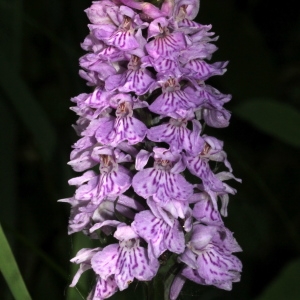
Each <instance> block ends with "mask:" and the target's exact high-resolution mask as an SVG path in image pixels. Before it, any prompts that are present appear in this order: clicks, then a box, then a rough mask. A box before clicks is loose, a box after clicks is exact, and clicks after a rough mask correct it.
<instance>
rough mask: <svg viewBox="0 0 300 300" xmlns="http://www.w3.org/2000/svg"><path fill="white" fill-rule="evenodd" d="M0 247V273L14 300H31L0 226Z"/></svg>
mask: <svg viewBox="0 0 300 300" xmlns="http://www.w3.org/2000/svg"><path fill="white" fill-rule="evenodd" d="M0 245H1V247H0V271H1V272H2V274H3V276H4V278H5V280H6V282H7V284H8V286H9V288H10V291H11V293H12V294H13V296H14V298H15V299H16V300H31V297H30V295H29V293H28V291H27V288H26V285H25V283H24V281H23V278H22V275H21V273H20V271H19V268H18V265H17V263H16V261H15V258H14V255H13V253H12V251H11V249H10V247H9V244H8V242H7V239H6V237H5V234H4V232H3V230H2V227H1V225H0Z"/></svg>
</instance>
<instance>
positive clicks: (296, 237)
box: [0, 0, 300, 300]
mask: <svg viewBox="0 0 300 300" xmlns="http://www.w3.org/2000/svg"><path fill="white" fill-rule="evenodd" d="M297 2H298V1H296V0H286V1H284V2H281V3H280V6H279V5H275V4H274V1H271V0H202V1H201V8H200V13H199V15H198V17H197V21H198V22H200V23H202V24H212V25H213V31H214V32H216V35H218V36H220V38H219V40H218V41H217V42H216V45H217V46H218V47H219V50H218V51H217V52H216V53H215V54H214V56H213V59H212V61H213V62H215V61H220V60H223V61H224V60H229V61H230V63H229V66H228V71H227V73H226V74H225V75H224V76H222V77H218V78H217V77H216V78H212V79H211V80H209V82H210V83H211V84H212V85H214V86H215V87H216V88H218V89H219V90H220V91H221V92H223V93H230V94H232V95H233V100H232V101H231V102H230V103H228V104H227V106H226V108H227V109H229V110H230V111H232V118H231V123H230V126H229V127H228V128H225V129H218V130H211V129H209V130H208V131H207V132H208V133H209V134H212V135H215V136H216V137H218V138H219V139H221V140H223V141H224V142H225V151H226V152H227V153H228V157H229V160H230V162H231V164H232V166H233V169H234V174H235V176H236V177H238V178H242V179H243V183H242V184H238V183H235V182H231V183H230V184H231V185H232V186H234V187H235V188H236V189H237V190H238V193H237V195H235V196H233V197H231V200H230V205H229V216H228V217H227V218H226V219H225V224H226V226H227V227H229V228H230V229H231V230H232V231H234V232H235V237H236V239H237V240H238V242H239V243H240V245H241V247H242V248H243V252H242V253H241V254H238V256H239V258H241V260H242V261H243V264H244V270H243V273H242V280H241V282H240V283H235V284H234V285H233V290H232V291H231V292H225V291H221V290H217V289H216V288H210V287H201V286H198V285H194V284H192V283H188V284H186V285H185V287H184V289H183V291H182V294H181V296H180V299H200V300H209V299H211V300H214V299H234V300H236V299H237V300H240V299H241V300H244V299H245V300H247V299H255V300H268V299H272V300H277V299H278V300H281V299H285V300H286V299H291V300H293V299H300V285H299V284H298V280H299V279H300V277H299V276H300V201H299V194H300V184H299V182H300V172H299V167H300V155H299V147H300V112H299V111H300V101H299V100H300V10H299V9H297V8H296V7H297ZM90 4H91V1H88V0H73V1H66V0H65V1H64V0H27V1H22V0H0V32H1V39H0V124H1V125H0V141H1V146H0V180H1V181H0V182H1V188H0V222H1V224H2V227H3V230H4V232H5V234H6V236H7V238H8V240H9V243H10V245H11V247H12V250H13V253H14V255H15V258H16V260H17V263H18V265H19V268H20V271H21V273H22V275H23V278H24V280H25V283H26V285H27V287H28V289H29V292H30V294H31V295H32V298H33V299H38V300H39V299H43V300H47V299H69V300H73V299H74V300H77V299H84V297H85V296H86V295H87V291H88V290H89V289H90V288H91V286H92V284H93V282H92V279H90V278H89V274H87V275H85V276H83V281H82V284H81V288H79V290H76V289H69V288H68V285H69V284H70V282H71V279H72V277H73V275H74V273H75V272H76V270H77V266H71V264H70V263H69V260H70V258H72V257H73V256H74V255H75V254H76V252H77V251H78V250H79V249H81V248H83V247H90V246H91V244H90V241H89V240H88V239H86V238H85V237H84V236H83V235H81V234H77V235H76V234H75V235H73V236H68V235H67V224H68V218H69V211H70V210H69V209H70V207H69V205H68V204H65V203H57V200H58V199H61V198H66V197H70V196H71V195H72V194H73V189H72V188H70V187H69V186H68V184H67V180H68V179H70V178H71V177H74V174H73V173H72V170H71V168H70V167H68V166H67V165H66V163H67V162H68V160H69V153H70V149H71V145H72V144H73V143H74V142H75V141H76V139H77V137H76V135H75V133H74V131H73V129H72V127H71V124H73V123H75V121H76V116H75V114H74V113H72V112H71V111H70V110H69V106H71V102H70V101H69V99H70V98H71V97H74V96H76V95H78V94H79V93H82V92H89V91H90V89H89V88H88V87H87V86H86V85H85V82H84V80H82V79H81V78H80V77H79V76H78V59H79V57H80V56H81V55H83V54H84V51H83V50H81V49H80V45H79V44H80V42H82V41H83V39H84V37H85V36H86V35H87V34H88V28H87V23H88V20H87V18H86V15H85V13H84V12H83V10H84V9H85V8H87V7H89V6H90ZM0 248H1V245H0ZM0 251H1V249H0ZM136 288H137V286H136V285H134V284H132V286H131V287H130V289H129V291H127V292H126V293H124V294H123V295H122V296H121V298H114V299H135V296H134V292H135V289H136ZM0 299H4V300H9V299H13V297H12V295H11V293H10V291H9V289H8V286H7V285H6V283H5V281H4V279H3V277H2V276H1V274H0ZM140 299H141V298H140Z"/></svg>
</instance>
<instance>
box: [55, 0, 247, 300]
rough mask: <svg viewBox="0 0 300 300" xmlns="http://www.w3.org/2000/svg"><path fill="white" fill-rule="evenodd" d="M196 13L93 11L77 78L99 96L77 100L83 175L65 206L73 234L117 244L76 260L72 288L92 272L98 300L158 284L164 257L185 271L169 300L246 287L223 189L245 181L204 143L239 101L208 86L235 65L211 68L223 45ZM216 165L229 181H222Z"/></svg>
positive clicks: (195, 2) (119, 2)
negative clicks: (205, 288) (206, 289)
mask: <svg viewBox="0 0 300 300" xmlns="http://www.w3.org/2000/svg"><path fill="white" fill-rule="evenodd" d="M198 10H199V0H165V1H164V2H163V3H162V4H161V5H160V7H157V6H154V5H153V4H151V3H147V2H136V1H135V0H102V1H95V2H93V3H92V5H91V7H90V8H88V9H87V10H86V13H87V16H88V18H89V20H90V22H91V24H90V25H89V29H90V33H89V35H88V36H87V37H86V38H85V40H84V42H83V43H82V45H81V46H82V48H83V49H84V50H86V51H87V52H88V54H86V55H84V56H83V57H81V58H80V66H81V68H82V69H81V70H80V72H79V74H80V76H81V77H83V78H84V79H85V80H86V81H87V84H88V85H89V86H92V87H93V92H91V93H90V94H80V95H79V96H77V97H75V98H73V99H72V101H73V102H74V103H75V105H76V106H75V107H72V110H73V111H74V112H75V113H76V114H77V115H78V116H79V118H78V121H77V123H76V125H75V126H74V128H75V130H76V132H77V134H78V135H79V137H80V138H79V140H78V141H77V142H76V143H75V144H74V146H73V150H72V152H71V160H70V162H69V164H70V165H71V166H72V168H73V169H74V170H75V171H76V172H84V173H83V174H82V175H81V176H79V177H76V178H73V179H71V180H70V181H69V184H70V185H74V186H75V187H76V191H75V193H74V196H73V197H71V198H68V199H63V200H60V201H63V202H68V203H70V204H71V216H70V221H69V234H72V233H75V232H79V231H82V232H83V233H85V234H87V235H89V236H90V237H91V238H96V239H97V238H98V237H99V234H106V235H113V237H114V238H115V243H113V244H108V245H101V248H100V247H99V248H96V249H82V250H81V251H80V252H79V253H78V254H77V256H76V257H75V258H73V259H72V260H71V261H72V262H73V263H76V264H79V265H80V268H79V270H78V272H77V274H76V275H75V277H74V279H73V282H72V284H71V286H75V285H76V283H77V281H78V279H79V277H80V275H81V274H82V272H84V271H86V270H87V269H93V271H94V272H95V274H96V278H97V279H96V285H95V287H94V289H93V290H92V291H91V293H90V295H89V296H88V299H93V300H100V299H105V298H108V297H110V296H111V295H113V294H114V293H115V292H116V291H117V290H120V291H122V290H124V289H126V288H127V287H128V285H129V284H130V283H131V282H132V281H133V280H135V279H136V280H139V281H149V280H151V279H152V278H153V277H154V276H155V275H156V274H157V272H159V269H160V265H161V257H162V255H163V254H164V253H166V252H167V253H171V254H172V256H173V259H174V257H175V258H176V263H177V264H178V266H179V272H178V274H177V275H176V277H175V279H174V281H173V284H172V285H171V288H170V299H176V298H177V296H178V295H179V292H180V290H181V288H182V286H183V284H184V282H185V280H186V279H189V280H192V281H194V282H196V283H198V284H202V285H214V286H216V287H218V288H221V289H225V290H230V289H231V287H232V282H237V281H239V279H240V272H241V269H242V265H241V262H240V261H239V259H238V258H237V257H235V256H234V255H233V254H232V253H234V252H238V251H241V248H240V247H239V245H238V244H237V242H236V240H235V239H234V238H233V235H232V233H231V232H230V231H229V230H228V229H227V228H226V227H225V226H224V223H223V221H222V218H221V215H223V216H227V204H228V199H229V194H235V193H236V191H235V189H233V188H231V187H230V186H229V185H227V184H226V183H225V182H224V181H226V180H228V179H235V180H238V181H240V180H239V179H236V178H235V177H234V176H233V175H232V169H231V166H230V163H229V162H228V160H227V156H226V153H225V152H224V151H223V143H222V142H221V141H220V140H218V139H216V138H214V137H212V136H208V135H206V134H204V133H203V125H204V124H206V125H208V126H210V127H215V128H221V127H226V126H227V125H228V124H229V119H230V112H228V111H227V110H226V109H225V108H224V107H223V104H224V103H226V102H228V101H229V100H230V99H231V96H230V95H224V94H222V93H220V92H219V91H218V90H216V89H215V88H213V87H212V86H210V85H207V84H206V83H205V80H207V79H208V78H209V77H211V76H214V75H222V74H223V73H224V72H225V71H226V69H225V67H226V65H227V62H216V63H213V64H209V63H208V62H207V61H209V60H210V58H211V56H212V54H213V52H214V51H216V49H217V48H216V46H215V45H214V44H212V43H211V42H214V41H216V39H217V38H216V37H213V33H212V32H210V29H211V26H210V25H201V24H198V23H196V22H195V21H193V19H194V18H195V17H196V15H197V14H198ZM214 162H217V163H223V165H224V169H225V168H226V169H227V171H220V172H219V173H217V172H216V171H215V170H212V169H211V166H212V165H213V163H214ZM187 178H188V179H189V181H190V182H189V181H188V180H187ZM218 201H219V202H220V203H218ZM219 207H220V208H219ZM219 210H220V211H219ZM102 246H103V247H102Z"/></svg>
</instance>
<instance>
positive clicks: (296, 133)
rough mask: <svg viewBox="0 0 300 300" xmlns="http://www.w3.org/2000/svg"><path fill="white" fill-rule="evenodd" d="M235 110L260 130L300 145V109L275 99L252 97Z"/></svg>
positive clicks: (239, 115)
mask: <svg viewBox="0 0 300 300" xmlns="http://www.w3.org/2000/svg"><path fill="white" fill-rule="evenodd" d="M233 112H234V113H235V114H236V115H237V116H238V117H240V118H241V119H243V120H245V121H247V122H249V123H251V124H252V125H254V126H255V127H256V128H257V129H258V130H260V131H262V132H265V133H267V134H269V135H271V136H272V137H274V138H277V139H279V140H280V141H282V142H285V143H287V144H289V145H292V146H295V147H300V111H298V110H297V108H295V107H292V106H290V105H287V104H285V103H283V102H282V101H277V100H274V99H265V98H262V99H250V100H248V101H245V102H243V103H241V104H238V105H236V106H235V107H234V110H233Z"/></svg>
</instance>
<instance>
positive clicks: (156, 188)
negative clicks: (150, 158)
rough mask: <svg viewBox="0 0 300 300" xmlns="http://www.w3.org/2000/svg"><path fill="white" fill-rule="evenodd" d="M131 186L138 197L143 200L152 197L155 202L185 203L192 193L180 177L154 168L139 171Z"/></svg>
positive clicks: (188, 185) (189, 186)
mask: <svg viewBox="0 0 300 300" xmlns="http://www.w3.org/2000/svg"><path fill="white" fill-rule="evenodd" d="M132 186H133V188H134V191H135V192H136V193H137V194H138V195H140V196H142V197H143V198H145V199H147V198H148V197H150V196H153V199H154V201H156V202H168V201H169V200H172V199H174V200H182V201H185V200H187V199H188V198H189V197H190V196H191V195H192V192H193V187H192V185H191V184H190V183H188V182H187V181H186V180H185V179H184V177H183V176H182V175H180V174H173V173H169V172H166V171H164V170H156V169H154V168H148V169H144V170H141V171H139V172H138V173H137V174H136V175H135V176H134V177H133V181H132Z"/></svg>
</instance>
